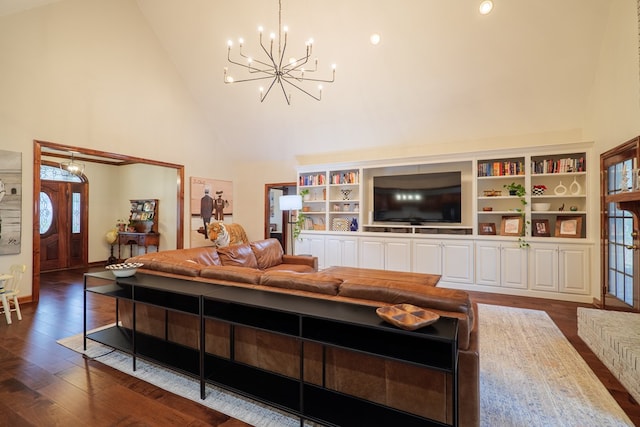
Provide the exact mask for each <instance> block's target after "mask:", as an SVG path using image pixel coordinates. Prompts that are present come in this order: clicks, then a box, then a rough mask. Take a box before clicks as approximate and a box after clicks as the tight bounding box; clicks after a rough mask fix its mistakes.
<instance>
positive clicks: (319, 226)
mask: <svg viewBox="0 0 640 427" xmlns="http://www.w3.org/2000/svg"><path fill="white" fill-rule="evenodd" d="M319 221H320V222H317V223H316V222H314V223H313V229H314V230H317V231H324V230H326V229H327V226H326V225H325V224H324V218H319Z"/></svg>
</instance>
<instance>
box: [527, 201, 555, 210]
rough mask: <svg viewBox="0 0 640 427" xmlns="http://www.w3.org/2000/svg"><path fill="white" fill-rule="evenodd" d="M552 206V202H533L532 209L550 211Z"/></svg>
mask: <svg viewBox="0 0 640 427" xmlns="http://www.w3.org/2000/svg"><path fill="white" fill-rule="evenodd" d="M549 208H551V203H532V204H531V209H533V210H534V211H548V210H549Z"/></svg>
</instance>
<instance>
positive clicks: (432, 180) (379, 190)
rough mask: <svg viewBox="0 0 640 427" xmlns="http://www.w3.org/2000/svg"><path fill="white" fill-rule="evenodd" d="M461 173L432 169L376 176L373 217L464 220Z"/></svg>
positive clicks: (383, 219) (384, 219)
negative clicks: (413, 172)
mask: <svg viewBox="0 0 640 427" xmlns="http://www.w3.org/2000/svg"><path fill="white" fill-rule="evenodd" d="M461 181H462V174H461V172H459V171H458V172H432V173H416V174H409V175H388V176H375V177H373V220H374V221H376V222H403V223H404V222H408V223H410V224H412V225H420V224H422V223H432V222H443V223H452V222H457V223H459V222H461V220H462V219H461V217H462V185H461Z"/></svg>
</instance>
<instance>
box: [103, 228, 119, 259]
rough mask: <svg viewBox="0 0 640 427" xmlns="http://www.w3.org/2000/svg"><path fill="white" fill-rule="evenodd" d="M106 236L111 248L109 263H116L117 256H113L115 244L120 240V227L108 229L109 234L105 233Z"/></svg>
mask: <svg viewBox="0 0 640 427" xmlns="http://www.w3.org/2000/svg"><path fill="white" fill-rule="evenodd" d="M104 238H105V240H106V241H107V243H108V244H109V247H110V249H111V256H110V257H109V259H108V260H107V265H111V264H115V263H116V261H117V259H116V257H115V256H113V245H114V244H115V243H116V242H117V241H118V229H117V228H113V229H111V230H109V231H107V234H105V236H104Z"/></svg>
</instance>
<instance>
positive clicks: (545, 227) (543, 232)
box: [531, 219, 551, 237]
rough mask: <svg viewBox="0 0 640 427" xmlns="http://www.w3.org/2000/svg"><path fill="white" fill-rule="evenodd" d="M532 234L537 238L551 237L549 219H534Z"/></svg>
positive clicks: (532, 221)
mask: <svg viewBox="0 0 640 427" xmlns="http://www.w3.org/2000/svg"><path fill="white" fill-rule="evenodd" d="M531 232H532V233H533V235H534V236H536V237H551V229H550V228H549V220H548V219H532V220H531Z"/></svg>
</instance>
